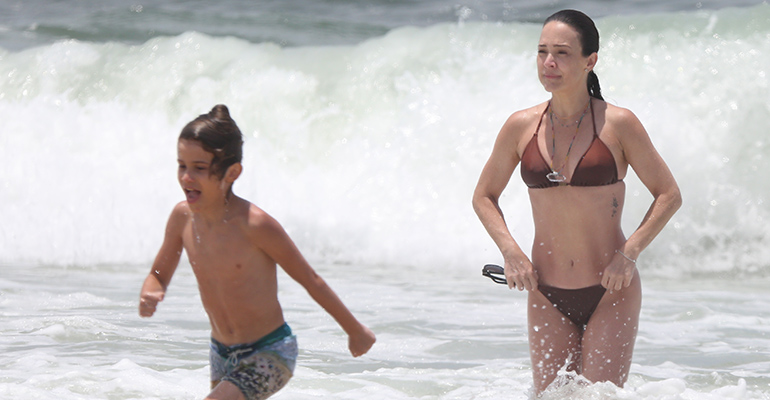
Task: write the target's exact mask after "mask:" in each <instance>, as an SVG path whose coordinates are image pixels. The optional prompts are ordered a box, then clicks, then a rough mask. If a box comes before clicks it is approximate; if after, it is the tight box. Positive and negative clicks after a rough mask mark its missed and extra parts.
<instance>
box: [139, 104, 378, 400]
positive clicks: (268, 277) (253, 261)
mask: <svg viewBox="0 0 770 400" xmlns="http://www.w3.org/2000/svg"><path fill="white" fill-rule="evenodd" d="M242 147H243V139H242V135H241V132H240V130H239V129H238V126H237V125H236V124H235V121H233V120H232V119H231V118H230V114H229V111H228V109H227V107H226V106H224V105H217V106H215V107H214V108H213V109H212V110H211V112H209V113H208V114H203V115H201V116H199V117H198V118H196V119H195V120H193V121H192V122H190V123H189V124H187V126H185V127H184V129H183V130H182V133H181V134H180V135H179V141H178V148H177V155H178V162H179V171H178V179H179V184H180V185H181V186H182V190H183V191H184V193H185V196H186V197H187V200H186V201H182V202H181V203H179V204H177V205H176V207H174V209H173V211H172V212H171V216H170V217H169V220H168V223H167V225H166V233H165V237H164V239H163V244H162V246H161V248H160V251H159V252H158V255H157V257H156V258H155V262H154V263H153V265H152V270H151V271H150V274H149V275H148V276H147V278H146V279H145V281H144V284H143V285H142V292H141V296H140V301H139V315H141V316H142V317H150V316H152V315H153V313H154V312H155V309H156V307H157V305H158V302H160V301H162V300H163V297H164V295H165V292H166V289H167V288H168V285H169V282H170V281H171V277H172V275H173V274H174V271H175V270H176V267H177V264H178V263H179V259H180V257H181V254H182V249H184V251H186V252H187V256H188V258H189V260H190V264H191V265H192V268H193V272H194V273H195V277H196V279H197V281H198V287H199V289H200V294H201V301H202V302H203V307H204V309H205V310H206V313H207V314H208V316H209V321H210V323H211V351H210V360H211V386H212V392H211V393H210V394H209V396H208V397H207V399H248V400H251V399H264V398H267V397H269V396H271V395H272V394H274V393H275V392H277V391H278V390H279V389H281V388H282V387H283V386H284V385H285V384H286V382H287V381H288V380H289V378H291V376H292V373H293V371H294V365H295V362H296V358H297V342H296V339H295V337H294V335H292V333H291V329H290V328H289V326H288V325H287V324H286V322H284V319H283V312H282V310H281V305H280V304H279V302H278V297H277V291H278V289H277V281H276V264H279V265H280V266H281V267H282V268H283V269H284V271H286V273H287V274H289V276H291V277H292V278H293V279H294V280H296V281H297V282H299V283H300V284H301V285H302V286H303V287H304V288H305V289H306V290H307V291H308V293H309V294H310V296H311V297H312V298H313V299H314V300H315V301H316V302H317V303H318V304H319V305H321V307H323V308H324V309H325V310H326V311H327V312H328V313H329V314H330V315H331V316H332V317H334V319H335V320H336V321H337V323H339V324H340V326H341V327H342V329H343V330H344V331H345V332H346V333H347V334H348V348H349V350H350V353H351V354H352V355H353V356H354V357H358V356H360V355H363V354H365V353H366V352H367V351H368V350H369V349H370V348H371V347H372V345H373V344H374V342H375V337H374V334H373V333H372V331H370V330H369V328H367V327H366V326H364V325H363V324H361V323H360V322H358V320H356V318H355V317H354V316H353V314H351V313H350V311H349V310H348V309H347V307H345V305H344V304H343V303H342V301H340V299H339V298H338V297H337V295H336V294H335V293H334V292H333V291H332V289H331V288H330V287H329V286H328V285H327V284H326V282H324V280H323V279H322V278H321V277H320V276H318V275H317V274H316V273H315V271H314V270H313V269H312V268H311V267H310V265H309V264H308V263H307V261H305V259H304V258H303V257H302V255H301V254H300V252H299V250H298V249H297V248H296V246H295V245H294V243H293V242H292V240H291V239H290V238H289V236H288V235H287V234H286V232H285V231H284V230H283V228H282V227H281V225H280V224H279V223H278V222H277V221H276V220H275V219H273V218H272V217H270V216H269V215H268V214H267V213H265V212H264V211H262V210H261V209H259V208H258V207H257V206H255V205H254V204H251V203H249V202H248V201H246V200H244V199H242V198H240V197H238V196H236V195H234V194H233V191H232V185H233V182H235V180H236V179H237V178H238V176H239V175H240V173H241V170H242V166H241V157H242Z"/></svg>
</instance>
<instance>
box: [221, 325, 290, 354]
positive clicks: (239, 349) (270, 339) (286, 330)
mask: <svg viewBox="0 0 770 400" xmlns="http://www.w3.org/2000/svg"><path fill="white" fill-rule="evenodd" d="M291 334H292V333H291V328H290V327H289V325H288V324H287V323H285V322H284V324H283V325H281V326H279V327H278V328H277V329H276V330H274V331H272V332H270V333H268V334H267V335H265V336H263V337H262V338H260V339H259V340H257V341H256V342H252V343H243V344H235V345H232V346H226V345H224V344H222V343H220V342H219V341H217V340H216V339H214V338H211V349H212V350H214V351H215V352H216V353H217V354H219V355H220V356H221V357H224V358H227V357H229V356H230V355H231V354H233V353H235V354H245V353H251V352H253V351H257V350H259V349H261V348H263V347H265V346H269V345H271V344H273V343H275V342H277V341H279V340H282V339H284V338H286V337H289V336H291Z"/></svg>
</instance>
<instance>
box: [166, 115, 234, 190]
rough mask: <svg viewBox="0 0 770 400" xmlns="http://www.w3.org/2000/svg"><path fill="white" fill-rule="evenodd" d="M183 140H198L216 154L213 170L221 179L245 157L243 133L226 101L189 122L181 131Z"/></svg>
mask: <svg viewBox="0 0 770 400" xmlns="http://www.w3.org/2000/svg"><path fill="white" fill-rule="evenodd" d="M182 139H185V140H195V141H197V142H198V143H200V144H201V146H202V147H203V149H204V150H206V151H207V152H209V153H211V154H213V155H214V158H213V159H212V160H211V170H210V173H211V174H214V175H216V176H217V178H219V179H222V178H224V176H225V172H226V171H227V168H229V167H230V166H231V165H233V164H235V163H239V162H241V159H242V158H243V135H242V134H241V130H240V129H238V125H236V124H235V121H233V119H232V118H230V111H229V110H228V109H227V106H225V105H224V104H217V105H215V106H214V108H212V109H211V111H209V113H208V114H201V115H200V116H198V118H195V119H194V120H192V121H191V122H190V123H188V124H187V125H186V126H185V127H184V128H183V129H182V133H180V134H179V140H182Z"/></svg>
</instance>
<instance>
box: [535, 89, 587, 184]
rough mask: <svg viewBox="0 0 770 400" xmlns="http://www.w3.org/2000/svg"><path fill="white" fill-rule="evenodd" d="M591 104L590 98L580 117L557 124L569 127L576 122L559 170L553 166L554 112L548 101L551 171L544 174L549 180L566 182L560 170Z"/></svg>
mask: <svg viewBox="0 0 770 400" xmlns="http://www.w3.org/2000/svg"><path fill="white" fill-rule="evenodd" d="M590 106H591V99H590V98H589V99H588V103H587V104H586V107H585V108H584V109H583V114H581V115H580V118H579V119H577V120H575V122H574V123H571V124H567V125H564V124H562V123H561V122H559V124H560V125H561V126H562V127H565V128H569V127H570V126H572V125H575V124H577V127H575V134H574V135H572V140H571V141H570V142H569V147H568V148H567V154H566V155H565V156H564V162H562V164H561V167H560V168H559V170H558V171H557V170H555V169H554V168H553V158H554V156H555V155H556V128H555V126H554V122H553V117H554V112H553V109H552V108H551V103H550V102H548V109H549V110H548V116H549V118H550V119H551V172H550V173H548V174H546V176H545V177H546V178H548V180H549V181H551V182H559V183H561V182H566V181H567V177H566V176H564V175H563V174H562V173H561V171H562V170H563V169H564V167H565V166H566V165H567V160H568V159H569V153H570V152H571V151H572V145H573V144H575V138H576V137H577V134H578V131H580V124H581V123H582V122H583V118H584V117H585V116H586V113H588V108H589V107H590ZM556 118H557V119H559V116H556Z"/></svg>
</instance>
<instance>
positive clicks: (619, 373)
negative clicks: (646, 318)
mask: <svg viewBox="0 0 770 400" xmlns="http://www.w3.org/2000/svg"><path fill="white" fill-rule="evenodd" d="M641 306H642V288H641V283H640V282H639V276H638V275H637V276H636V277H634V280H633V281H632V284H631V286H629V287H627V288H623V289H621V290H618V291H612V292H610V291H607V292H606V293H605V294H604V297H603V298H602V301H601V302H600V303H599V305H598V306H597V307H596V311H594V314H593V315H592V316H591V319H590V321H589V322H588V325H587V326H586V330H585V332H584V333H583V343H582V354H583V376H585V377H586V379H588V380H590V381H591V382H604V381H610V382H612V383H614V384H616V385H618V386H623V384H624V383H625V382H626V380H627V379H628V371H629V369H630V367H631V356H632V354H633V351H634V343H635V341H636V332H637V330H638V328H639V311H640V310H641Z"/></svg>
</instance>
